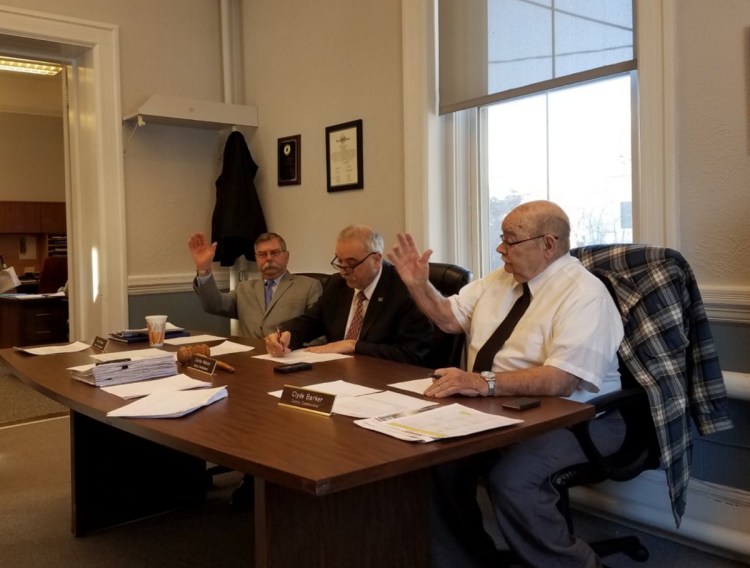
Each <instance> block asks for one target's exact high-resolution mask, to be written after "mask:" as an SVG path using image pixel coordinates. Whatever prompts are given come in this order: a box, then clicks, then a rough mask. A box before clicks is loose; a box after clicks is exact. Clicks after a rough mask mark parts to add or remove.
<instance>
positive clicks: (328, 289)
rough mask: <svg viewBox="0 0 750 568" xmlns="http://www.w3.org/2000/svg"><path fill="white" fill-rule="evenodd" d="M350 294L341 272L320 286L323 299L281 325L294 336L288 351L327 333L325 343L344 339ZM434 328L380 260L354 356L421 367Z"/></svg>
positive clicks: (351, 296)
mask: <svg viewBox="0 0 750 568" xmlns="http://www.w3.org/2000/svg"><path fill="white" fill-rule="evenodd" d="M353 296H354V290H353V289H352V288H350V287H349V286H347V285H346V281H345V280H344V279H343V278H342V277H341V275H339V274H334V275H333V276H331V278H330V279H329V280H328V282H327V283H326V286H325V288H323V295H322V296H321V297H320V298H319V299H318V301H317V302H316V303H315V305H313V306H312V307H311V308H310V309H308V310H307V311H306V312H305V313H304V314H302V315H301V316H297V317H296V318H294V319H291V320H288V321H286V322H284V323H282V324H281V329H282V330H284V331H289V332H291V334H292V341H291V348H292V349H299V348H300V347H302V344H303V343H305V342H307V341H311V340H313V339H316V338H317V337H320V336H321V335H325V336H326V338H327V339H328V341H329V342H332V341H340V340H342V339H344V334H345V333H346V321H347V319H348V318H349V310H350V308H351V304H352V298H353ZM431 338H432V324H431V323H430V321H429V320H428V319H427V318H426V317H425V316H424V315H423V314H422V312H420V311H419V310H418V309H417V306H416V304H415V303H414V300H413V299H412V297H411V296H410V295H409V292H408V291H407V290H406V286H405V285H404V283H403V282H402V281H401V278H399V276H398V274H397V272H396V269H395V268H394V267H393V266H392V265H391V264H389V263H387V262H383V272H382V274H381V275H380V281H379V282H378V285H377V286H376V287H375V290H374V292H373V295H372V298H370V302H369V305H368V306H367V312H365V319H364V321H363V322H362V331H361V332H360V335H359V340H358V341H357V345H356V348H355V353H357V354H360V355H370V356H372V357H381V358H383V359H392V360H394V361H401V362H403V363H413V364H416V365H418V364H420V363H422V361H423V360H424V359H425V357H426V356H427V353H428V352H429V349H430V340H431Z"/></svg>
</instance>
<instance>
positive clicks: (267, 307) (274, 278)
mask: <svg viewBox="0 0 750 568" xmlns="http://www.w3.org/2000/svg"><path fill="white" fill-rule="evenodd" d="M188 248H189V249H190V253H191V254H192V255H193V261H194V262H195V267H196V270H197V273H196V277H195V280H194V281H193V289H194V290H195V292H196V293H197V294H198V298H200V301H201V305H202V306H203V309H204V310H205V311H206V312H208V313H209V314H213V315H217V316H225V317H229V318H236V319H238V320H239V323H240V330H239V332H240V335H243V336H247V337H255V338H258V339H262V338H264V337H265V336H267V335H268V334H270V333H274V332H275V331H276V329H277V327H278V325H279V324H280V323H281V322H283V321H286V320H288V319H291V318H294V317H296V316H298V315H300V314H302V313H304V312H305V310H307V309H308V308H309V307H310V306H312V305H313V304H314V303H315V301H316V300H317V299H318V297H319V296H320V294H321V292H322V287H321V285H320V282H319V281H318V280H316V279H314V278H309V277H307V276H297V275H294V274H290V273H289V272H288V271H287V264H288V263H289V251H288V250H287V248H286V242H285V241H284V239H283V238H282V237H281V236H280V235H277V234H276V233H263V234H262V235H260V236H259V237H258V238H257V239H256V241H255V259H256V262H257V264H258V270H259V271H260V275H261V278H257V279H252V280H245V281H243V282H240V283H239V284H238V285H237V288H236V289H235V290H232V291H230V292H225V293H222V292H220V291H219V289H218V287H217V286H216V281H215V280H214V277H213V275H212V274H211V262H212V261H213V258H214V253H215V252H216V243H209V242H208V240H207V239H206V237H205V235H203V234H202V233H195V234H193V235H192V236H191V237H190V240H189V242H188Z"/></svg>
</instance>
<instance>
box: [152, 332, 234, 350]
mask: <svg viewBox="0 0 750 568" xmlns="http://www.w3.org/2000/svg"><path fill="white" fill-rule="evenodd" d="M222 339H224V338H223V337H219V336H218V335H208V334H203V335H189V336H187V337H172V338H169V339H165V340H164V343H166V344H167V345H188V344H193V343H206V342H207V341H220V340H222ZM211 349H212V350H213V347H212V348H211Z"/></svg>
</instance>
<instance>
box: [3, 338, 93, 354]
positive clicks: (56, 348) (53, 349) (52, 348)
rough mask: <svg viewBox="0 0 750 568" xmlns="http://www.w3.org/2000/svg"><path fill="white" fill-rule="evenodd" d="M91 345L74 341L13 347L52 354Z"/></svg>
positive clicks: (68, 351)
mask: <svg viewBox="0 0 750 568" xmlns="http://www.w3.org/2000/svg"><path fill="white" fill-rule="evenodd" d="M89 347H91V345H89V344H88V343H83V342H82V341H74V342H73V343H69V344H68V345H47V346H45V347H14V348H13V349H15V350H16V351H23V352H24V353H29V354H31V355H54V354H55V353H76V352H78V351H83V350H84V349H88V348H89Z"/></svg>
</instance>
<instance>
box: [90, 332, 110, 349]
mask: <svg viewBox="0 0 750 568" xmlns="http://www.w3.org/2000/svg"><path fill="white" fill-rule="evenodd" d="M108 341H109V340H108V339H105V338H103V337H100V336H98V335H97V336H96V337H95V338H94V342H93V343H92V344H91V347H92V348H94V349H96V350H97V351H99V353H103V352H104V350H105V349H106V348H107V342H108Z"/></svg>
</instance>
